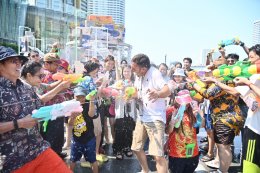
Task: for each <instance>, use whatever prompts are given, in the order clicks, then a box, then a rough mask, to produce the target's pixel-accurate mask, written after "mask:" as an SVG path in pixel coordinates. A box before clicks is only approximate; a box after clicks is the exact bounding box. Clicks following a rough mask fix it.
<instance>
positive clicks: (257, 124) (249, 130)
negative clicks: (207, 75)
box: [235, 44, 260, 173]
mask: <svg viewBox="0 0 260 173" xmlns="http://www.w3.org/2000/svg"><path fill="white" fill-rule="evenodd" d="M248 60H249V61H250V62H251V64H254V65H256V66H257V71H258V70H259V66H260V44H257V45H255V46H252V47H251V48H249V57H248ZM258 73H259V71H258ZM253 77H254V78H256V79H258V80H259V78H260V74H254V75H253V76H252V77H251V78H253ZM251 78H250V79H251ZM235 82H236V83H237V84H242V85H244V84H246V85H247V86H249V88H250V89H251V91H253V92H254V94H255V96H256V97H257V99H256V101H257V102H258V108H257V109H256V110H255V111H252V110H251V109H248V113H247V118H246V122H245V127H244V135H243V141H242V142H243V144H242V147H243V172H245V173H256V172H260V107H259V105H260V103H259V98H260V88H259V86H258V85H257V84H256V83H252V82H251V81H250V80H248V79H246V78H242V77H239V78H235Z"/></svg>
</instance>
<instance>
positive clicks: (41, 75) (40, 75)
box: [34, 74, 45, 80]
mask: <svg viewBox="0 0 260 173" xmlns="http://www.w3.org/2000/svg"><path fill="white" fill-rule="evenodd" d="M34 76H37V77H38V78H39V79H41V80H42V79H43V78H44V77H45V74H39V75H34Z"/></svg>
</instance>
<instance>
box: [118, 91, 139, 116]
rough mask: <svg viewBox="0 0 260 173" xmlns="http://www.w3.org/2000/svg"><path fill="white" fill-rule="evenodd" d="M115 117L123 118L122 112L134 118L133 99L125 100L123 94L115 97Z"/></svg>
mask: <svg viewBox="0 0 260 173" xmlns="http://www.w3.org/2000/svg"><path fill="white" fill-rule="evenodd" d="M115 113H116V116H115V119H119V118H124V114H125V113H126V115H127V116H128V115H129V116H130V117H132V118H133V119H134V120H135V119H136V107H135V100H129V101H128V102H126V101H125V99H124V98H123V96H121V97H116V99H115Z"/></svg>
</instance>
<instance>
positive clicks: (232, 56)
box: [226, 53, 239, 61]
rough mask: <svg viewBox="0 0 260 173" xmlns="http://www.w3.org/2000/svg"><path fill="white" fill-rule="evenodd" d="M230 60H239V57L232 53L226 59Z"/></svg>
mask: <svg viewBox="0 0 260 173" xmlns="http://www.w3.org/2000/svg"><path fill="white" fill-rule="evenodd" d="M229 58H231V59H235V60H237V61H238V60H239V56H238V55H237V54H235V53H230V54H228V55H227V56H226V59H229Z"/></svg>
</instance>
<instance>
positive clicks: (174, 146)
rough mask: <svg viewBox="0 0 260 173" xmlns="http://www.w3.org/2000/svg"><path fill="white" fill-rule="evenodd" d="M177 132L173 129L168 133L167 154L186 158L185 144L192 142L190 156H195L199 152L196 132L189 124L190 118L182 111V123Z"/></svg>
mask: <svg viewBox="0 0 260 173" xmlns="http://www.w3.org/2000/svg"><path fill="white" fill-rule="evenodd" d="M179 128H181V129H180V130H179V132H177V131H175V130H174V131H173V132H172V133H171V134H170V135H169V141H168V145H169V156H171V157H177V158H187V156H186V147H187V144H193V145H194V149H193V154H192V156H191V157H195V156H197V155H198V154H199V149H198V143H197V134H196V128H194V127H193V126H192V125H190V120H189V118H188V115H187V114H186V113H184V115H183V119H182V125H181V126H180V127H179Z"/></svg>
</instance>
